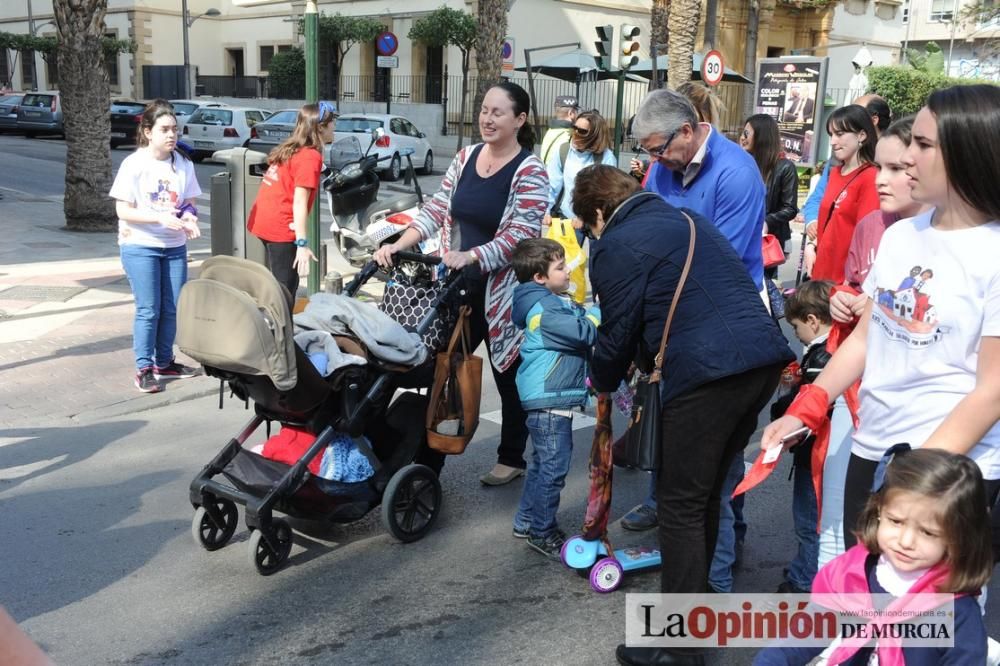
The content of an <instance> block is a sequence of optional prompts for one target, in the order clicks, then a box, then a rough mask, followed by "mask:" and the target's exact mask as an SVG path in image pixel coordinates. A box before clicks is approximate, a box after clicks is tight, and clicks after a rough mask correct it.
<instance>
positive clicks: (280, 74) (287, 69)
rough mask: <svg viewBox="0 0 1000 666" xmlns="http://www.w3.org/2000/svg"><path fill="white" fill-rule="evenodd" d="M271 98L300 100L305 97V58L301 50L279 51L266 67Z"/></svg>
mask: <svg viewBox="0 0 1000 666" xmlns="http://www.w3.org/2000/svg"><path fill="white" fill-rule="evenodd" d="M268 84H269V88H270V95H271V97H281V98H284V99H302V98H303V97H305V96H306V58H305V55H304V54H303V53H302V49H299V48H294V49H290V50H288V51H279V52H278V53H275V54H274V56H273V57H272V58H271V62H270V64H269V65H268Z"/></svg>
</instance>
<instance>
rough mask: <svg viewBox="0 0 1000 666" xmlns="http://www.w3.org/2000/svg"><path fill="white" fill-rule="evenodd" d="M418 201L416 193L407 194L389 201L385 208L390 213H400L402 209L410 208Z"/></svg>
mask: <svg viewBox="0 0 1000 666" xmlns="http://www.w3.org/2000/svg"><path fill="white" fill-rule="evenodd" d="M419 203H420V199H419V198H418V197H417V195H416V194H408V195H406V196H405V197H402V198H400V199H396V200H395V201H390V202H389V203H388V204H387V205H386V208H387V209H388V211H389V213H390V214H391V213H402V212H403V211H404V210H409V209H410V208H413V207H414V206H416V205H417V204H419Z"/></svg>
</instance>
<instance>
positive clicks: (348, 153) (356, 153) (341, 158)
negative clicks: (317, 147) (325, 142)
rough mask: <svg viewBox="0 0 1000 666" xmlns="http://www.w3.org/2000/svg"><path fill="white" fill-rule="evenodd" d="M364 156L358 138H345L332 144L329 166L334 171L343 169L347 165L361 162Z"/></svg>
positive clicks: (328, 158)
mask: <svg viewBox="0 0 1000 666" xmlns="http://www.w3.org/2000/svg"><path fill="white" fill-rule="evenodd" d="M363 155H364V153H362V152H361V143H359V142H358V138H357V137H356V136H345V137H341V138H338V139H337V140H335V141H334V142H333V143H331V144H330V148H329V155H328V157H327V164H328V165H329V166H331V167H332V168H334V169H343V168H344V166H345V165H347V164H350V163H351V162H357V161H358V160H360V159H361V157H362V156H363Z"/></svg>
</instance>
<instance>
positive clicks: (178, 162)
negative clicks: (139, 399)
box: [110, 100, 201, 393]
mask: <svg viewBox="0 0 1000 666" xmlns="http://www.w3.org/2000/svg"><path fill="white" fill-rule="evenodd" d="M136 139H137V141H136V143H137V144H138V146H139V147H138V149H137V150H136V151H135V152H134V153H132V154H131V155H129V156H128V157H126V158H125V160H124V161H123V162H122V164H121V166H120V167H119V169H118V174H117V175H116V176H115V182H114V184H113V185H112V186H111V193H110V194H111V197H112V198H113V199H115V209H116V211H117V213H118V245H119V249H120V251H121V258H122V266H123V267H124V268H125V274H126V275H127V276H128V281H129V284H131V285H132V293H133V295H134V296H135V323H134V325H133V351H134V352H135V366H136V375H135V386H136V388H138V389H139V390H140V391H143V392H145V393H156V392H157V391H160V390H162V387H161V385H160V383H159V381H160V380H162V379H174V378H184V377H193V376H194V375H195V374H197V371H196V370H195V369H194V368H189V367H187V366H185V365H181V364H180V363H178V362H177V361H176V360H175V359H174V336H175V335H176V333H177V300H178V298H179V297H180V291H181V287H182V286H183V285H184V282H185V281H186V280H187V246H186V243H187V240H188V239H189V238H191V239H193V238H197V237H198V236H200V235H201V232H200V231H199V228H198V211H197V209H195V207H194V200H195V197H197V196H198V195H199V194H201V188H200V187H199V186H198V179H197V177H196V176H195V172H194V165H192V164H191V161H190V160H189V159H187V157H186V156H185V155H184V154H183V153H181V152H179V151H178V150H176V147H177V119H176V118H175V117H174V111H173V107H171V106H170V103H169V102H167V101H165V100H155V101H153V102H151V103H150V104H149V106H147V107H146V109H145V111H143V113H142V119H141V120H140V121H139V129H138V132H137V137H136Z"/></svg>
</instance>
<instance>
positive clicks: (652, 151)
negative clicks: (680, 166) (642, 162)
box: [639, 132, 677, 160]
mask: <svg viewBox="0 0 1000 666" xmlns="http://www.w3.org/2000/svg"><path fill="white" fill-rule="evenodd" d="M676 136H677V132H671V133H670V136H668V137H667V140H666V142H664V143H663V145H661V146H657V147H656V148H643V147H641V146H640V147H639V150H640V151H641V152H644V153H646V154H647V155H649V156H650V157H652V158H653V159H654V160H656V159H659V158H661V157H663V154H664V153H665V152H667V150H668V149H669V148H670V144H671V143H673V141H674V137H676Z"/></svg>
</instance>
